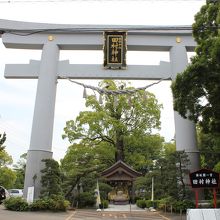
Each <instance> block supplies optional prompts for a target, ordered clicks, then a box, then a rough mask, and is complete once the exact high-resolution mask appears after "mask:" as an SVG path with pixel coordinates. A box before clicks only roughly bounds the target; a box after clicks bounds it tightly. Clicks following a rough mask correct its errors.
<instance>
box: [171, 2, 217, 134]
mask: <svg viewBox="0 0 220 220" xmlns="http://www.w3.org/2000/svg"><path fill="white" fill-rule="evenodd" d="M219 24H220V2H219V1H207V2H206V5H204V6H202V8H201V10H200V12H198V13H197V14H196V16H195V23H194V24H193V36H194V38H195V40H196V42H197V47H196V55H195V56H194V57H193V58H192V59H191V64H190V65H189V66H188V67H187V68H186V70H185V71H184V72H183V73H182V74H179V75H178V76H177V78H176V80H175V81H174V82H173V84H172V91H173V97H174V108H175V110H177V111H178V112H179V113H180V114H181V115H182V116H183V117H188V118H189V119H191V120H194V121H195V122H199V124H200V126H201V127H202V129H203V132H205V133H210V132H211V133H216V134H217V135H219V134H220V102H219V100H220V30H219Z"/></svg>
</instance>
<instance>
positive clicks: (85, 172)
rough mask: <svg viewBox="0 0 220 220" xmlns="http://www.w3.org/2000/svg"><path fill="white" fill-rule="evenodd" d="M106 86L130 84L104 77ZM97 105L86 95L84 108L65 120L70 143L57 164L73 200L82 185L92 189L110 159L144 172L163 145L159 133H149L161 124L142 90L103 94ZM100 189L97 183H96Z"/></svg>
mask: <svg viewBox="0 0 220 220" xmlns="http://www.w3.org/2000/svg"><path fill="white" fill-rule="evenodd" d="M100 87H101V88H103V89H108V90H118V89H128V88H129V87H127V85H126V83H124V82H118V81H117V82H116V81H112V80H104V81H102V82H101V83H100ZM102 99H103V103H102V104H100V103H99V102H98V101H97V100H96V98H95V97H94V96H88V97H87V100H86V106H87V108H88V110H87V111H84V112H81V113H80V114H79V116H78V117H77V118H76V119H75V120H70V121H67V122H66V127H65V128H64V131H65V134H64V135H63V138H68V140H69V142H70V143H71V146H70V147H69V149H68V151H67V154H66V155H65V157H64V159H63V160H61V169H62V171H63V173H65V175H64V185H63V188H64V190H65V192H66V193H65V196H66V198H69V199H70V200H71V201H72V202H73V203H75V201H76V198H77V196H78V195H79V194H80V195H81V192H80V188H83V190H84V191H87V192H91V191H92V190H94V185H95V184H96V178H97V177H99V176H100V173H101V172H102V171H103V170H105V169H106V168H108V167H110V166H111V165H112V164H114V162H116V161H118V160H123V161H125V162H126V163H128V164H130V165H132V166H133V168H134V169H137V170H139V171H141V172H143V173H146V172H147V171H148V170H149V169H150V167H152V165H153V160H154V159H155V158H157V157H158V155H159V154H160V153H159V152H160V150H161V149H162V142H163V138H161V137H160V136H159V135H153V134H152V131H153V130H156V129H159V128H160V109H161V107H162V106H161V105H160V104H158V102H157V100H156V99H155V96H154V95H153V94H151V93H149V92H146V91H138V92H136V93H135V94H134V95H132V96H131V95H129V96H128V95H118V96H117V102H116V99H115V96H113V95H106V94H102ZM100 190H101V186H100Z"/></svg>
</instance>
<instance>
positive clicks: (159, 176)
mask: <svg viewBox="0 0 220 220" xmlns="http://www.w3.org/2000/svg"><path fill="white" fill-rule="evenodd" d="M188 165H189V159H188V156H187V154H186V153H185V152H181V151H178V152H176V151H175V148H173V145H172V144H171V143H169V144H168V145H165V149H164V155H163V156H161V157H160V158H159V159H157V160H156V161H155V165H154V167H153V169H152V170H151V172H149V173H147V174H146V175H145V176H143V177H139V178H138V179H137V180H136V182H135V185H136V189H137V190H139V191H140V192H141V191H143V190H144V194H141V193H140V196H141V197H142V198H146V199H149V198H151V187H152V178H154V196H155V198H156V199H162V198H164V197H172V198H173V199H175V200H183V199H187V198H189V196H190V195H189V189H188V188H187V186H186V185H185V179H184V177H185V176H186V174H188V172H189V171H188V169H187V167H188Z"/></svg>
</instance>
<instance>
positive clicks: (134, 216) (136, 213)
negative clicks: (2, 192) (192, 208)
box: [0, 205, 186, 220]
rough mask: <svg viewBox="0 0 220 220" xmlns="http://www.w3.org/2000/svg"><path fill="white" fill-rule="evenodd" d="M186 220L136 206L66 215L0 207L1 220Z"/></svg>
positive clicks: (70, 212)
mask: <svg viewBox="0 0 220 220" xmlns="http://www.w3.org/2000/svg"><path fill="white" fill-rule="evenodd" d="M98 219H103V220H112V219H118V220H121V219H123V220H185V219H186V218H185V216H182V217H181V216H180V215H170V214H165V213H159V212H150V211H146V210H143V209H139V208H137V207H136V206H130V205H128V206H116V207H114V206H110V207H109V209H106V210H105V211H103V210H102V211H96V210H76V211H68V212H65V213H52V212H13V211H8V210H5V208H4V206H2V205H0V220H98Z"/></svg>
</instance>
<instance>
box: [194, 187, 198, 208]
mask: <svg viewBox="0 0 220 220" xmlns="http://www.w3.org/2000/svg"><path fill="white" fill-rule="evenodd" d="M195 199H196V208H197V209H198V206H199V191H198V190H195Z"/></svg>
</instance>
